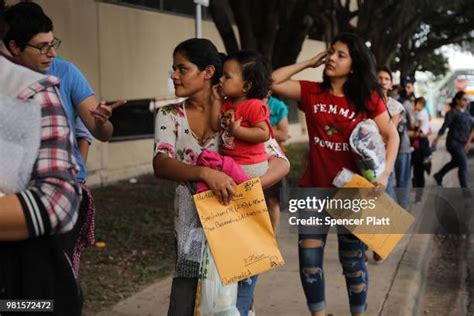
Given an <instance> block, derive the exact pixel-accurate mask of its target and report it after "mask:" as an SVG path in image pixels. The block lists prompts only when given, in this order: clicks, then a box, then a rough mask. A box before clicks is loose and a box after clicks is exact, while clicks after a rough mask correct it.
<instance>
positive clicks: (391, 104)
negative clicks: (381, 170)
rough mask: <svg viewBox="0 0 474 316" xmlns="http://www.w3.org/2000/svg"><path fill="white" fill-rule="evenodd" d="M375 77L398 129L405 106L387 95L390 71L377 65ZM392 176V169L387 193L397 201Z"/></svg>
mask: <svg viewBox="0 0 474 316" xmlns="http://www.w3.org/2000/svg"><path fill="white" fill-rule="evenodd" d="M377 78H378V80H379V83H380V87H381V88H382V93H383V97H384V101H385V103H386V104H387V108H388V112H389V113H390V118H391V120H392V122H393V125H395V127H396V128H397V129H398V126H399V124H400V122H401V121H402V117H403V114H404V112H405V108H404V107H403V105H402V104H401V103H400V102H398V101H397V100H395V99H394V98H392V97H390V96H389V92H390V89H391V88H392V79H393V78H392V71H391V70H390V69H389V68H387V67H378V68H377ZM397 158H398V154H397ZM393 176H394V173H393V170H392V172H391V173H390V177H389V178H388V182H387V193H388V195H390V196H391V197H392V198H393V199H394V200H395V201H397V196H396V193H395V190H394V181H393V180H394V179H393Z"/></svg>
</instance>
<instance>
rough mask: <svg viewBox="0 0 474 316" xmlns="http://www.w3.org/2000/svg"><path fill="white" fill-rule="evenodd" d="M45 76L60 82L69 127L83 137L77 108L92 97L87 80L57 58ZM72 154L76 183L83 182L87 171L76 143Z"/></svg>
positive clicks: (92, 93) (71, 66)
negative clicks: (76, 165)
mask: <svg viewBox="0 0 474 316" xmlns="http://www.w3.org/2000/svg"><path fill="white" fill-rule="evenodd" d="M46 74H47V75H53V76H56V77H58V78H59V79H60V80H61V82H60V84H59V92H60V94H61V101H62V103H63V106H64V109H65V112H66V115H67V118H68V121H69V125H70V126H71V130H73V131H75V134H74V136H76V137H77V136H78V135H83V134H84V129H86V131H87V128H85V126H84V125H80V126H79V131H78V130H77V124H76V119H77V106H79V104H80V103H81V102H82V101H84V100H85V99H86V98H88V97H90V96H92V95H94V91H93V90H92V88H91V86H90V85H89V82H87V79H86V78H85V77H84V75H83V74H82V73H81V71H80V70H79V69H78V68H77V67H76V66H75V65H73V64H72V63H70V62H68V61H66V60H64V59H61V58H58V57H56V58H55V59H54V60H53V62H52V63H51V66H50V67H49V70H48V72H46ZM87 134H89V135H90V133H89V131H87ZM73 153H74V157H75V158H76V159H77V162H78V164H79V167H80V171H79V173H78V175H77V177H76V178H77V180H78V181H80V182H84V180H85V179H86V177H87V169H86V166H85V164H84V160H82V156H81V153H80V152H79V147H78V146H77V142H74V149H73Z"/></svg>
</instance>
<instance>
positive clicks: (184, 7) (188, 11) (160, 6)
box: [101, 0, 212, 20]
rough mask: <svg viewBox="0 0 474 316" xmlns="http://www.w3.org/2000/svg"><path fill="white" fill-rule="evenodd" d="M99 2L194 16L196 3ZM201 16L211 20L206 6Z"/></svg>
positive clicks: (188, 0)
mask: <svg viewBox="0 0 474 316" xmlns="http://www.w3.org/2000/svg"><path fill="white" fill-rule="evenodd" d="M101 2H105V3H112V4H119V5H126V6H130V7H134V8H138V9H148V10H150V9H151V10H158V11H162V12H168V13H175V14H180V15H185V16H189V17H194V16H195V14H196V5H195V4H194V2H193V1H192V0H102V1H101ZM202 18H203V19H204V20H211V19H212V18H211V14H210V12H209V10H208V8H206V7H202Z"/></svg>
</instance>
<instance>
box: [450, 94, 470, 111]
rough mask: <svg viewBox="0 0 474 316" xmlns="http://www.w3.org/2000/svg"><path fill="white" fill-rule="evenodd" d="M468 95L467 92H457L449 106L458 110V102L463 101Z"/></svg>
mask: <svg viewBox="0 0 474 316" xmlns="http://www.w3.org/2000/svg"><path fill="white" fill-rule="evenodd" d="M465 94H466V92H464V91H462V90H461V91H458V92H456V94H455V95H454V97H453V99H452V100H451V103H450V104H449V106H450V107H451V108H452V109H454V108H456V106H457V105H458V102H459V101H460V100H461V99H462V97H463V96H464V95H465Z"/></svg>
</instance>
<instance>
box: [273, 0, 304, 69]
mask: <svg viewBox="0 0 474 316" xmlns="http://www.w3.org/2000/svg"><path fill="white" fill-rule="evenodd" d="M307 8H308V0H296V1H294V6H293V7H292V10H291V11H290V12H289V14H288V13H287V14H286V17H285V18H284V19H283V21H282V24H281V26H280V28H279V31H278V33H277V36H276V41H275V46H274V49H273V60H272V65H273V68H274V69H276V68H279V67H283V66H287V65H291V64H293V63H295V62H296V59H297V58H298V55H299V53H300V52H301V48H302V47H303V42H304V40H305V39H306V36H307V35H308V32H309V29H310V28H311V26H312V25H313V19H312V18H311V16H309V15H308V14H307ZM282 15H283V13H282Z"/></svg>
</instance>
